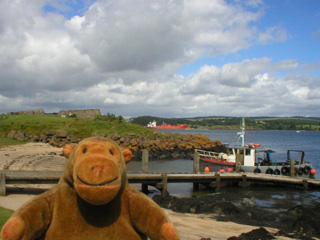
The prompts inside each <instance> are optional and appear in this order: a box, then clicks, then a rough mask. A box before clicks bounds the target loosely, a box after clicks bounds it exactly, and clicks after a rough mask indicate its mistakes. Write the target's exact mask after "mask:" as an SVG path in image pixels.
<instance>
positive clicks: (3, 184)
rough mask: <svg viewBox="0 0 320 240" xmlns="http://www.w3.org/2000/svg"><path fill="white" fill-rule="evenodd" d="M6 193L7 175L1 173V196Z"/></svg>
mask: <svg viewBox="0 0 320 240" xmlns="http://www.w3.org/2000/svg"><path fill="white" fill-rule="evenodd" d="M5 195H6V175H5V174H4V173H0V196H5Z"/></svg>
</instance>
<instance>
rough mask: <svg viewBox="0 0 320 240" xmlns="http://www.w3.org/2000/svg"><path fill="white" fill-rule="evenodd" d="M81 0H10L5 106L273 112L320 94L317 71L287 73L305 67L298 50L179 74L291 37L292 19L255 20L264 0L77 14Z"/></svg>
mask: <svg viewBox="0 0 320 240" xmlns="http://www.w3.org/2000/svg"><path fill="white" fill-rule="evenodd" d="M77 2H79V1H72V2H70V1H64V0H61V1H51V0H50V1H45V0H35V1H27V0H19V1H18V0H2V1H0V72H1V74H0V101H1V109H0V111H1V112H7V111H18V110H22V109H34V108H44V109H45V110H46V111H52V112H55V111H59V110H60V109H72V108H77V109H79V108H100V109H101V110H102V112H103V113H107V112H110V113H115V114H121V115H125V116H138V115H145V114H148V115H158V116H172V117H174V116H197V115H259V114H261V115H268V114H271V115H272V114H273V113H274V112H275V111H276V112H278V111H279V114H281V112H280V109H285V111H284V112H285V113H286V114H288V112H289V113H290V111H291V112H293V111H294V104H296V105H297V104H300V105H301V106H306V107H305V109H306V111H307V106H309V105H312V106H313V105H314V104H316V103H317V101H318V100H319V97H318V94H317V91H316V90H317V89H319V88H320V87H319V86H318V85H316V84H315V82H317V81H316V79H309V80H308V81H305V80H304V79H302V78H301V76H298V75H294V74H292V75H290V76H286V77H279V76H277V74H276V72H277V71H279V70H281V71H290V70H295V69H298V68H299V63H298V62H297V61H296V60H295V59H288V60H284V61H280V62H276V63H271V62H272V60H271V58H269V57H265V58H263V57H262V58H252V59H246V60H242V61H239V62H232V63H226V64H224V65H222V66H216V65H203V66H202V67H200V69H199V70H196V72H193V73H192V74H190V75H189V76H179V75H176V72H177V70H178V69H180V68H181V67H182V66H183V65H184V64H187V63H192V62H194V61H195V60H198V59H201V58H202V57H208V56H209V57H215V56H222V55H226V54H230V53H234V52H237V51H239V50H241V49H246V48H249V47H250V46H252V44H253V43H254V42H257V41H260V42H261V43H263V44H267V43H271V42H274V41H285V40H286V39H287V38H288V33H287V31H286V30H285V29H284V28H281V27H270V28H268V29H267V30H266V32H264V33H260V32H259V30H258V29H257V27H255V26H254V23H255V22H256V21H258V20H259V18H261V16H262V15H261V12H260V11H259V8H258V7H259V6H260V5H261V4H262V3H261V1H260V0H256V1H255V0H252V1H250V2H242V1H235V2H236V4H232V3H229V4H228V3H227V2H226V1H220V0H218V1H212V0H203V1H196V0H194V1H193V0H185V1H180V0H175V1H143V0H136V1H128V0H117V1H112V0H98V1H96V2H94V3H92V4H91V5H90V7H89V4H90V3H91V1H89V0H88V1H85V3H84V4H83V5H82V6H81V9H76V12H80V13H81V15H75V16H73V17H69V14H70V12H72V11H74V9H72V4H73V3H77ZM46 4H47V5H48V4H50V5H51V7H54V8H55V10H54V11H49V10H48V9H47V8H46V7H45V6H47V5H46ZM241 4H246V5H250V7H255V8H257V9H255V11H250V10H246V9H245V8H242V7H241ZM301 82H303V84H302V83H301ZM310 89H312V90H310ZM308 104H309V105H308Z"/></svg>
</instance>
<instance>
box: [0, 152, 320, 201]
mask: <svg viewBox="0 0 320 240" xmlns="http://www.w3.org/2000/svg"><path fill="white" fill-rule="evenodd" d="M61 174H62V172H61V171H22V170H17V171H14V170H0V195H2V196H4V195H6V188H7V185H8V184H56V183H57V182H58V181H59V178H60V176H61ZM127 178H128V181H129V183H139V184H142V191H143V192H147V191H148V186H149V185H150V186H154V187H156V188H158V189H159V190H161V192H162V194H163V195H166V194H167V193H168V191H167V186H168V184H169V183H187V182H189V183H193V186H194V188H198V187H199V185H200V184H201V185H204V186H206V187H210V188H213V189H215V190H217V191H218V190H219V189H220V186H221V184H228V185H233V186H241V187H247V186H249V185H280V186H285V187H297V188H302V189H311V188H312V189H313V188H320V180H319V179H310V178H297V177H294V176H281V175H270V174H262V173H248V172H240V171H236V172H233V173H228V172H225V173H218V172H209V173H205V172H200V171H199V155H198V154H195V157H194V169H193V172H175V173H159V172H158V173H157V172H149V171H148V152H147V151H144V152H143V155H142V171H141V172H130V171H129V172H128V173H127Z"/></svg>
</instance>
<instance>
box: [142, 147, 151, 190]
mask: <svg viewBox="0 0 320 240" xmlns="http://www.w3.org/2000/svg"><path fill="white" fill-rule="evenodd" d="M148 164H149V151H148V149H143V150H142V172H143V173H147V172H148V171H149V169H148ZM141 190H142V192H143V193H145V194H147V193H148V191H149V190H148V184H147V183H142V184H141Z"/></svg>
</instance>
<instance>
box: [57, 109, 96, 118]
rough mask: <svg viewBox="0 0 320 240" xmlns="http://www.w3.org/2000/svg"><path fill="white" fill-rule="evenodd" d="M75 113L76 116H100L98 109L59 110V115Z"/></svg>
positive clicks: (66, 115)
mask: <svg viewBox="0 0 320 240" xmlns="http://www.w3.org/2000/svg"><path fill="white" fill-rule="evenodd" d="M73 114H75V115H76V117H78V118H90V119H94V118H95V116H97V115H98V116H101V112H100V109H87V110H61V111H60V112H59V116H61V117H68V116H70V115H73Z"/></svg>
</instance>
